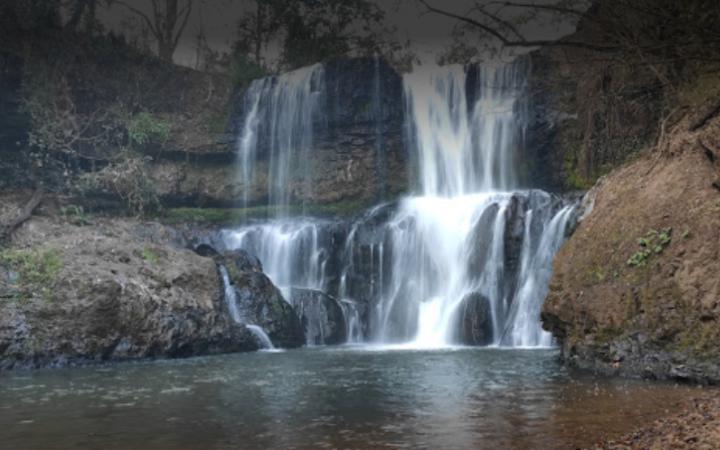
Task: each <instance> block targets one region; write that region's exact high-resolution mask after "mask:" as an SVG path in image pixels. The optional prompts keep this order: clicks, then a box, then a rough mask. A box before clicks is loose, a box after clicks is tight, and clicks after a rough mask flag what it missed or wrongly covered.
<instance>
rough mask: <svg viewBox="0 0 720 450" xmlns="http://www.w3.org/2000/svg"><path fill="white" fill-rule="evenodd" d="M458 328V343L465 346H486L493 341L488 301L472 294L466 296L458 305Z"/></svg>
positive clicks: (482, 296)
mask: <svg viewBox="0 0 720 450" xmlns="http://www.w3.org/2000/svg"><path fill="white" fill-rule="evenodd" d="M458 311H459V316H458V319H459V322H460V323H459V324H458V325H459V326H458V328H457V329H458V330H459V331H460V342H461V343H462V344H465V345H488V344H490V343H491V342H492V340H493V325H492V316H491V312H490V300H488V298H487V297H485V296H484V295H482V294H480V293H478V292H474V293H472V294H468V295H466V296H465V298H464V299H463V300H462V302H461V303H460V306H459V308H458Z"/></svg>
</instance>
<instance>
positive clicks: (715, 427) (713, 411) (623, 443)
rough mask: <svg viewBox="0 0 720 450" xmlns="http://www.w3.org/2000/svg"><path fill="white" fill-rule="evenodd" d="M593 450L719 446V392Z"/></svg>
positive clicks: (707, 448) (708, 448) (710, 449)
mask: <svg viewBox="0 0 720 450" xmlns="http://www.w3.org/2000/svg"><path fill="white" fill-rule="evenodd" d="M590 448H591V449H592V450H636V449H637V450H640V449H642V450H670V449H672V450H679V449H692V450H714V449H720V393H717V392H716V393H713V394H711V395H708V396H705V397H702V398H694V399H691V400H689V401H688V402H687V403H686V405H685V407H684V409H683V410H682V412H680V413H678V414H676V415H673V416H670V417H667V418H664V419H659V420H657V421H655V422H654V423H653V424H652V425H649V426H648V427H645V428H641V429H639V430H636V431H634V432H632V433H629V434H627V435H625V436H623V437H622V438H620V439H616V440H611V441H606V442H603V443H600V444H597V445H595V446H594V447H590Z"/></svg>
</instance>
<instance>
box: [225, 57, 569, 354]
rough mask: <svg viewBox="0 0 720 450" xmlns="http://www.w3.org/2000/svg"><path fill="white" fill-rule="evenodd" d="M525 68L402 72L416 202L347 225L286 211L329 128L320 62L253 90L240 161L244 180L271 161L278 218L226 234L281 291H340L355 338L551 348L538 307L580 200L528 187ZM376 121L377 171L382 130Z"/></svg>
mask: <svg viewBox="0 0 720 450" xmlns="http://www.w3.org/2000/svg"><path fill="white" fill-rule="evenodd" d="M373 64H374V67H373V68H374V72H373V73H374V74H375V79H374V80H373V82H372V83H371V85H372V86H371V89H372V96H371V98H372V101H371V103H370V105H371V110H372V113H373V114H374V115H375V117H376V118H377V117H381V116H383V114H382V108H383V106H382V102H381V98H382V95H384V93H383V92H382V91H381V83H380V76H379V58H374V59H373ZM528 71H529V66H528V64H527V60H525V59H523V58H519V59H518V60H516V61H514V62H512V63H509V64H500V63H496V64H483V65H476V66H468V67H462V66H457V65H452V66H429V67H421V68H419V69H417V70H415V71H414V72H412V73H409V74H406V75H405V76H404V77H403V86H404V89H403V90H404V94H403V95H404V108H405V125H406V126H405V130H406V133H407V135H406V139H405V142H406V145H407V150H408V153H409V154H410V155H411V159H412V160H413V162H414V172H415V175H416V176H415V178H416V186H415V192H416V194H415V195H414V196H410V197H406V198H404V199H402V200H400V201H399V202H396V203H389V204H381V205H378V206H376V207H374V208H371V209H370V210H368V211H366V212H365V213H364V214H362V215H360V216H359V217H357V218H355V219H353V220H352V221H350V222H346V223H330V222H327V221H323V220H320V219H312V218H307V217H304V218H292V217H289V216H288V214H287V213H288V206H289V205H290V204H291V203H292V202H293V198H292V192H294V191H293V190H297V189H300V188H303V189H307V184H308V183H307V181H308V179H309V174H310V173H311V169H312V168H311V167H308V163H307V161H308V160H309V159H310V158H307V156H308V152H309V151H312V149H313V145H314V143H313V140H314V139H315V138H316V137H315V132H316V131H317V127H318V124H320V123H322V121H323V119H322V116H323V113H324V111H322V108H320V107H319V105H320V104H321V101H322V99H324V98H326V92H325V90H326V89H327V86H325V84H326V83H325V80H324V77H325V71H324V69H323V67H322V66H320V65H317V66H312V67H309V68H305V69H300V70H298V71H295V72H291V73H288V74H284V75H281V76H277V77H270V78H267V79H264V80H259V81H256V82H254V83H253V84H252V86H251V87H250V88H249V89H248V91H247V93H246V95H245V99H244V105H245V106H244V107H245V112H246V114H245V116H244V117H245V118H244V122H243V126H242V127H241V128H240V133H241V136H239V139H238V143H239V144H238V145H239V150H238V152H239V161H240V162H239V163H240V164H241V165H242V167H241V172H242V176H243V179H244V180H250V179H252V178H253V176H254V173H253V172H254V167H255V165H256V164H268V165H269V166H268V167H269V169H268V174H269V176H268V179H267V191H268V201H269V203H270V205H272V206H276V207H278V211H279V213H278V215H277V216H276V218H275V219H273V220H271V221H269V222H265V223H259V224H249V225H246V226H244V227H241V228H239V229H235V230H226V231H224V232H223V234H222V242H223V243H224V244H225V246H226V247H227V248H229V249H236V248H243V249H245V250H247V251H249V252H250V253H252V254H254V255H256V256H257V257H258V258H259V259H260V260H261V261H262V263H263V266H264V268H265V271H266V273H267V274H268V276H269V277H270V278H271V279H272V281H273V282H274V283H275V284H276V285H278V286H279V287H280V288H281V290H282V291H283V292H284V293H288V292H290V289H291V288H293V287H302V288H309V289H314V290H321V291H324V292H327V293H329V294H330V295H332V296H334V297H336V298H337V299H338V301H339V303H340V307H341V309H342V312H343V315H344V318H345V325H346V328H347V331H348V342H351V343H359V342H368V341H369V342H374V343H380V344H402V345H403V346H411V347H421V348H427V347H443V346H447V345H453V344H471V345H495V346H513V347H546V346H550V345H552V339H551V336H550V334H549V333H547V332H545V331H543V330H542V328H541V325H540V317H539V316H540V308H541V306H542V302H543V300H544V297H545V295H546V294H547V290H548V283H549V280H550V276H551V270H552V258H553V256H554V254H555V252H556V251H557V250H558V248H559V247H560V245H561V244H562V242H563V241H564V238H565V233H566V228H567V224H568V223H569V222H570V221H571V219H572V217H573V211H574V206H573V205H572V204H569V203H568V202H565V201H563V200H562V199H560V198H558V197H556V196H553V195H551V194H548V193H545V192H542V191H538V190H522V189H520V186H521V183H520V177H519V175H518V173H517V171H516V167H517V165H518V161H519V160H520V158H521V157H522V154H521V153H520V150H521V147H522V144H523V142H524V132H525V123H526V121H527V119H526V115H527V114H526V111H525V109H526V108H525V104H524V102H523V99H524V97H525V96H526V95H527V92H526V88H527V74H528ZM334 101H336V102H342V101H350V100H344V99H343V98H335V99H334ZM374 126H375V135H376V142H375V158H376V160H375V163H376V169H377V172H376V173H378V174H380V173H382V172H381V171H383V170H385V167H381V166H384V160H385V158H384V151H385V150H384V142H383V141H382V140H383V133H382V132H381V130H382V128H381V127H382V124H380V123H378V122H375V125H374ZM379 178H382V179H384V177H379ZM302 182H305V183H304V185H305V186H304V187H303V183H302ZM298 183H300V184H298ZM246 186H250V184H246ZM247 189H251V188H250V187H248V188H247ZM382 191H383V189H382V188H380V190H379V192H380V193H381V194H382ZM249 197H250V196H249V194H247V193H246V194H245V196H244V201H245V203H246V204H247V203H248V198H249ZM286 298H288V297H287V295H286Z"/></svg>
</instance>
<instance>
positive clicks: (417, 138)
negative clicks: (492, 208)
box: [404, 59, 528, 197]
mask: <svg viewBox="0 0 720 450" xmlns="http://www.w3.org/2000/svg"><path fill="white" fill-rule="evenodd" d="M525 61H526V60H525V59H519V60H517V61H516V62H513V63H510V64H487V65H481V66H470V67H467V68H466V67H462V66H457V65H454V66H442V67H438V66H430V67H421V68H419V69H418V70H416V71H414V72H412V73H409V74H407V75H405V77H404V86H405V100H406V118H407V119H406V120H407V121H408V131H409V136H408V141H409V142H410V144H411V146H412V147H413V151H414V154H415V155H416V157H417V165H418V171H419V174H418V178H419V180H418V181H419V184H420V186H419V188H420V191H421V192H422V193H423V194H424V195H441V196H450V197H453V196H458V195H465V194H470V193H475V192H480V191H491V190H502V191H508V190H511V189H515V188H517V187H518V186H517V185H518V182H517V176H516V173H515V161H514V160H515V159H516V157H517V156H518V153H519V149H520V145H521V144H522V141H521V138H522V134H523V129H524V125H525V123H526V120H525V117H524V108H522V107H521V102H520V100H521V97H522V94H523V93H524V90H525V86H526V80H527V73H526V72H527V66H528V64H527V63H526V62H525Z"/></svg>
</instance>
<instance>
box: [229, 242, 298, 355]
mask: <svg viewBox="0 0 720 450" xmlns="http://www.w3.org/2000/svg"><path fill="white" fill-rule="evenodd" d="M216 261H217V262H218V263H219V264H222V265H223V267H225V268H226V269H227V272H228V277H229V280H230V283H231V286H232V288H233V289H235V299H234V301H235V303H236V308H237V312H238V314H237V315H238V321H239V322H240V323H243V324H248V325H257V326H259V327H262V328H263V329H264V330H265V332H266V333H267V334H268V336H269V337H270V339H271V341H272V343H273V344H274V345H275V346H277V347H283V348H295V347H300V346H302V345H304V344H305V335H304V333H303V330H302V325H301V323H300V318H299V316H298V314H297V313H296V312H295V309H294V308H293V307H292V306H291V305H290V303H288V302H287V301H286V300H285V298H283V295H282V293H281V292H280V290H279V289H278V288H277V287H275V285H274V284H273V283H272V281H270V278H268V277H267V275H265V274H264V273H263V272H262V265H261V264H260V261H259V260H258V259H257V258H256V257H254V256H252V255H250V254H249V253H247V252H246V251H244V250H235V251H233V252H228V253H224V254H223V255H221V256H218V257H216ZM227 300H229V299H226V301H227Z"/></svg>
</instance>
